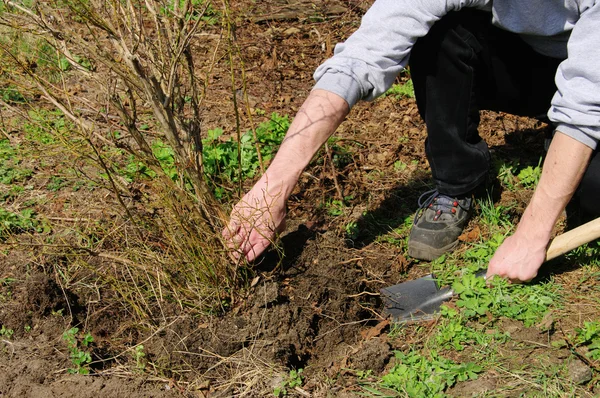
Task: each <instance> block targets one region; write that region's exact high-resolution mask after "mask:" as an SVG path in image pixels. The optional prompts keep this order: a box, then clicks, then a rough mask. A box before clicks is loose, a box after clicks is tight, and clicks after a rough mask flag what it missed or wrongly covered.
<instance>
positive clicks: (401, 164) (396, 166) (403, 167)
mask: <svg viewBox="0 0 600 398" xmlns="http://www.w3.org/2000/svg"><path fill="white" fill-rule="evenodd" d="M407 167H408V165H407V164H406V163H404V162H403V161H401V160H396V161H395V162H394V170H396V171H404V170H406V168H407Z"/></svg>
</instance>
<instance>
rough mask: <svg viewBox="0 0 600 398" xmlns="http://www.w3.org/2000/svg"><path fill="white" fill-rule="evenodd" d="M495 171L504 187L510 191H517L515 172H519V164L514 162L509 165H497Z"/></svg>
mask: <svg viewBox="0 0 600 398" xmlns="http://www.w3.org/2000/svg"><path fill="white" fill-rule="evenodd" d="M495 169H496V170H497V176H498V180H499V181H500V184H502V186H503V187H506V188H508V189H509V190H510V191H514V190H515V184H516V177H515V172H516V170H517V164H516V163H514V162H509V163H501V164H497V163H495Z"/></svg>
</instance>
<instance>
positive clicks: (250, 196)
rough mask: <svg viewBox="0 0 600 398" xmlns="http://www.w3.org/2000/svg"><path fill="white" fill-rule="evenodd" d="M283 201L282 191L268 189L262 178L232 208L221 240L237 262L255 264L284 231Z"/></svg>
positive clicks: (274, 187) (265, 180) (265, 179)
mask: <svg viewBox="0 0 600 398" xmlns="http://www.w3.org/2000/svg"><path fill="white" fill-rule="evenodd" d="M286 199H287V197H286V195H285V194H284V192H283V189H282V188H281V187H280V186H278V185H272V186H269V184H268V181H267V178H266V177H265V176H263V177H262V178H261V179H260V180H259V181H258V182H257V183H256V184H255V185H254V187H253V188H252V189H251V190H250V191H249V192H248V193H247V194H246V195H244V197H243V198H242V199H241V200H240V201H239V202H238V204H237V205H235V207H234V208H233V210H232V211H231V219H230V221H229V224H228V226H227V227H226V228H225V229H223V237H224V238H225V239H226V241H227V245H228V246H229V248H230V249H232V250H233V253H232V254H233V257H234V258H235V259H236V260H239V259H240V258H242V257H245V258H246V260H248V261H252V260H254V259H255V258H256V257H258V256H259V255H260V254H261V253H262V252H263V251H264V250H265V249H266V248H267V247H269V245H270V244H271V242H273V239H274V238H275V236H276V234H278V233H279V232H281V231H283V230H284V229H285V216H286V209H285V202H286Z"/></svg>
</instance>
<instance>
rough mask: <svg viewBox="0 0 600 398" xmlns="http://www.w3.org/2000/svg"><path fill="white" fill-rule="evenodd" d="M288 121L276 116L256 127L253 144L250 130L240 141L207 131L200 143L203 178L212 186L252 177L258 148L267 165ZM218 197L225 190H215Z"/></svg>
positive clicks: (285, 117) (257, 160)
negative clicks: (206, 135)
mask: <svg viewBox="0 0 600 398" xmlns="http://www.w3.org/2000/svg"><path fill="white" fill-rule="evenodd" d="M289 126H290V121H289V118H288V117H287V116H280V115H278V114H277V113H273V114H271V118H270V119H269V120H268V121H266V122H263V123H261V124H260V125H259V126H258V127H257V128H256V141H255V140H254V135H253V133H252V132H251V131H248V132H247V133H245V134H244V135H242V137H241V139H240V142H239V143H238V142H236V141H234V140H233V139H231V138H228V139H223V138H222V136H223V130H222V129H213V130H209V131H208V137H207V138H206V139H204V140H202V145H203V150H202V155H203V167H204V173H205V175H206V176H207V177H208V178H209V179H211V180H212V181H213V182H214V186H215V187H217V188H218V186H219V185H220V184H222V183H232V182H238V181H241V180H245V179H249V178H253V177H254V176H255V175H256V172H257V171H258V169H259V168H260V160H259V159H260V158H259V154H258V153H257V150H256V147H255V143H256V144H257V145H258V148H259V151H260V155H261V157H262V159H263V161H265V162H268V161H269V160H271V158H272V157H273V154H274V153H275V151H276V149H277V148H278V147H279V144H280V143H281V141H282V140H283V137H284V136H285V133H286V132H287V129H288V128H289ZM215 192H216V194H217V196H218V197H223V196H224V191H223V190H222V189H221V190H220V189H215Z"/></svg>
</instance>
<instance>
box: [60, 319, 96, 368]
mask: <svg viewBox="0 0 600 398" xmlns="http://www.w3.org/2000/svg"><path fill="white" fill-rule="evenodd" d="M78 333H79V328H76V327H74V328H71V329H69V330H67V331H66V332H64V333H63V340H64V341H65V342H66V343H67V348H68V349H69V356H70V358H71V363H72V364H73V368H69V369H67V372H68V373H71V374H82V375H86V374H89V373H90V369H89V364H90V363H91V362H92V356H91V354H90V353H89V351H88V350H87V349H88V348H89V345H90V343H92V342H93V341H94V338H93V337H92V335H91V334H90V333H89V332H88V333H86V334H85V335H84V336H83V338H82V340H81V341H79V340H78V338H77V334H78Z"/></svg>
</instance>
